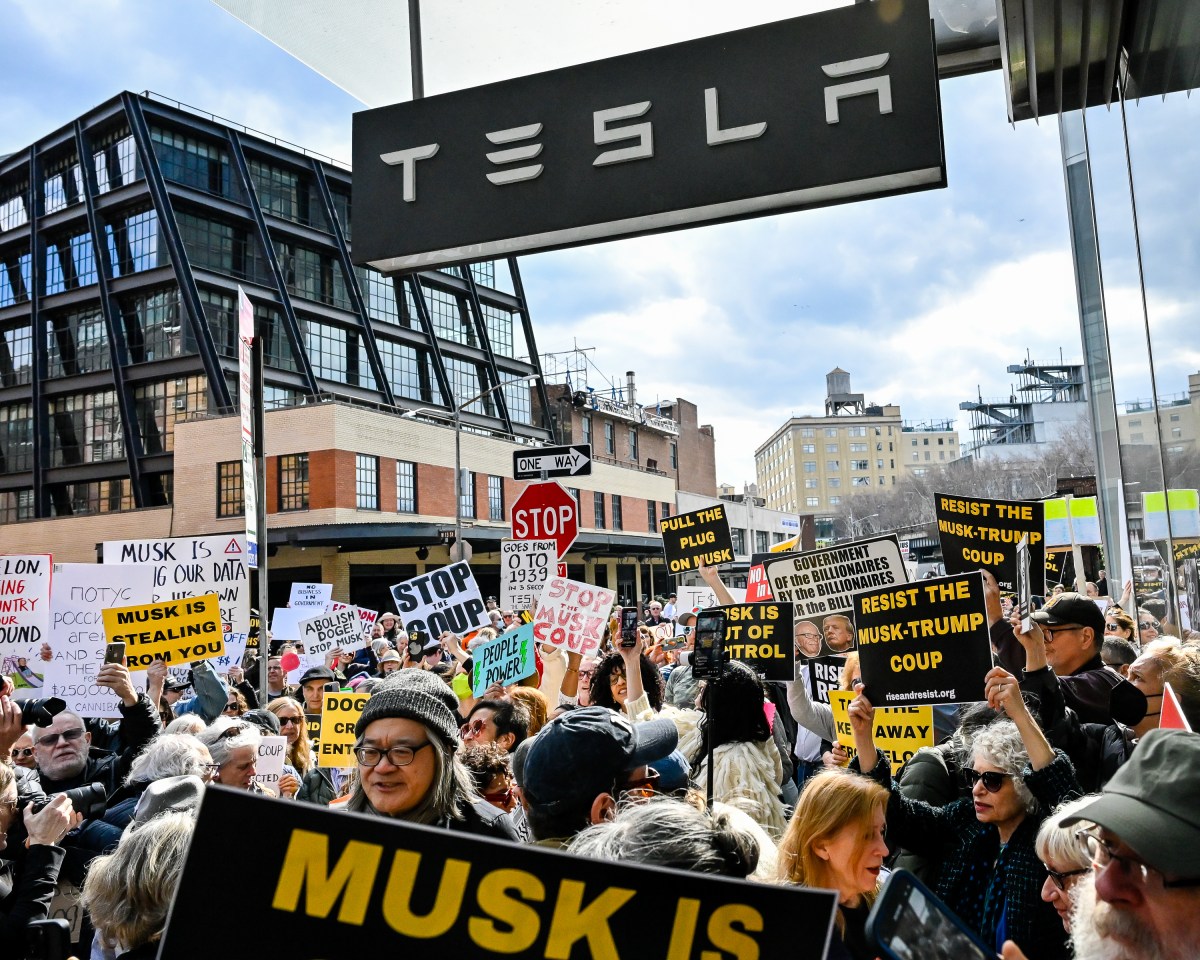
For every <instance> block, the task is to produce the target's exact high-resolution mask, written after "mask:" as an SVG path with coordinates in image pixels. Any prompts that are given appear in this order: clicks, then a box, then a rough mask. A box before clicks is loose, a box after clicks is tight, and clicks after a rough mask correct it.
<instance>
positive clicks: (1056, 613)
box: [1031, 593, 1104, 647]
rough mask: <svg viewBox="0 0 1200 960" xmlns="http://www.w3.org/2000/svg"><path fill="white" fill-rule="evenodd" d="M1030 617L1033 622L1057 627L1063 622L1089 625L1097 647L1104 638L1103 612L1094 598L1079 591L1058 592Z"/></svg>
mask: <svg viewBox="0 0 1200 960" xmlns="http://www.w3.org/2000/svg"><path fill="white" fill-rule="evenodd" d="M1031 619H1032V620H1033V621H1034V623H1041V624H1045V625H1046V626H1049V627H1057V626H1059V625H1060V624H1064V623H1077V624H1079V625H1080V626H1081V627H1091V628H1092V633H1093V634H1094V635H1095V637H1096V646H1097V647H1099V646H1100V643H1101V641H1102V640H1103V639H1104V614H1102V613H1101V612H1100V608H1099V607H1098V606H1097V605H1096V601H1095V600H1092V599H1091V598H1090V597H1085V596H1083V594H1080V593H1060V594H1059V595H1058V597H1057V599H1055V600H1052V601H1051V602H1050V603H1048V604H1046V606H1044V607H1043V608H1042V609H1041V610H1039V611H1038V612H1037V613H1035V614H1034V615H1033V616H1032V618H1031Z"/></svg>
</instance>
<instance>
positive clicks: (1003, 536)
mask: <svg viewBox="0 0 1200 960" xmlns="http://www.w3.org/2000/svg"><path fill="white" fill-rule="evenodd" d="M933 503H934V512H935V514H936V515H937V525H938V541H939V542H940V543H941V545H942V558H943V561H944V563H945V564H946V572H947V573H949V574H955V573H972V572H974V571H975V570H979V569H980V568H982V569H984V570H987V571H989V572H990V573H991V574H992V576H994V577H995V578H996V582H997V583H998V584H1000V589H1001V590H1016V589H1017V544H1018V543H1019V542H1020V540H1021V537H1023V536H1025V535H1026V534H1028V536H1029V563H1030V568H1031V569H1033V570H1041V569H1042V567H1043V566H1044V565H1045V563H1046V537H1045V531H1044V527H1045V523H1046V520H1045V507H1044V505H1043V504H1042V503H1041V502H1040V501H1037V500H981V499H979V498H976V497H952V496H948V495H946V494H942V493H939V494H935V495H934V498H933Z"/></svg>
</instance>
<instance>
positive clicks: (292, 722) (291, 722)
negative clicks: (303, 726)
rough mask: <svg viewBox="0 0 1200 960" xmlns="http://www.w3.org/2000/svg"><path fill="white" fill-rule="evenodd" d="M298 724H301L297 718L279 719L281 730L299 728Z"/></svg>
mask: <svg viewBox="0 0 1200 960" xmlns="http://www.w3.org/2000/svg"><path fill="white" fill-rule="evenodd" d="M300 722H301V721H300V718H299V717H280V718H279V726H280V728H283V727H298V726H300Z"/></svg>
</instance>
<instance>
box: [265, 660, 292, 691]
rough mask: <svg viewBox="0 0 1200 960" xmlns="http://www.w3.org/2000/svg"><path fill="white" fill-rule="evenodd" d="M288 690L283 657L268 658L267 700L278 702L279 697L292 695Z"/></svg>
mask: <svg viewBox="0 0 1200 960" xmlns="http://www.w3.org/2000/svg"><path fill="white" fill-rule="evenodd" d="M292 693H293V691H292V690H289V689H288V685H287V675H286V674H285V673H284V672H283V658H282V657H268V658H267V699H268V700H276V699H278V698H279V697H285V696H290V695H292Z"/></svg>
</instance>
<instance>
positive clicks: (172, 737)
mask: <svg viewBox="0 0 1200 960" xmlns="http://www.w3.org/2000/svg"><path fill="white" fill-rule="evenodd" d="M205 752H206V751H205V747H204V744H203V743H201V742H200V741H199V740H198V739H197V738H196V737H193V736H191V735H190V734H186V733H164V734H161V735H159V736H157V737H155V738H154V739H153V740H151V741H150V742H149V743H148V744H147V745H146V749H145V750H143V751H142V752H141V753H139V754H138V756H137V758H136V759H135V760H134V761H133V763H132V764H131V765H130V767H129V776H128V777H126V778H125V782H126V783H150V782H151V781H154V780H162V779H164V778H165V777H186V776H194V777H200V778H201V779H203V777H204V767H203V766H202V764H205V763H207V762H208V758H207V757H206V756H205Z"/></svg>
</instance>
